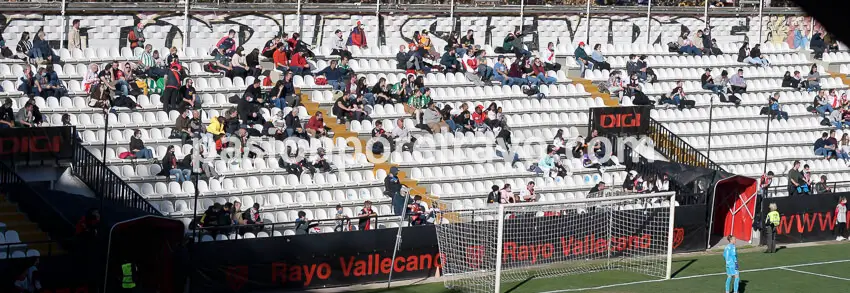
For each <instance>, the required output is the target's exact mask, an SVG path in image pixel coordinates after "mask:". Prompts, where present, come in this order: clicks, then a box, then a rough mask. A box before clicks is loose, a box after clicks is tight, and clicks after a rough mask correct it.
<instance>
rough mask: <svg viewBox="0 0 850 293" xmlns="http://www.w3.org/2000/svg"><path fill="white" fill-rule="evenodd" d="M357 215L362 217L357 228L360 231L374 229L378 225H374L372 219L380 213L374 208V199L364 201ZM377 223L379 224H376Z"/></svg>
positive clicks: (402, 207)
mask: <svg viewBox="0 0 850 293" xmlns="http://www.w3.org/2000/svg"><path fill="white" fill-rule="evenodd" d="M401 209H402V210H403V209H404V201H403V200H402V206H401ZM397 215H401V213H400V212H399V213H397ZM357 217H358V218H359V219H360V220H359V221H358V223H357V228H358V230H360V231H366V230H372V229H375V228H377V227H372V219H373V218H375V219H377V217H378V213H376V212H375V210H373V209H372V201H369V200H367V201H365V202H363V209H361V210H360V213H358V214H357ZM376 225H377V224H376Z"/></svg>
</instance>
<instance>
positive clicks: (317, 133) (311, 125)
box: [304, 111, 328, 138]
mask: <svg viewBox="0 0 850 293" xmlns="http://www.w3.org/2000/svg"><path fill="white" fill-rule="evenodd" d="M304 127H305V130H306V131H307V134H309V135H310V136H311V137H315V138H320V137H323V136H328V129H327V128H326V127H325V119H324V118H323V115H322V112H319V111H317V112H316V114H313V117H310V120H309V121H307V125H306V126H304Z"/></svg>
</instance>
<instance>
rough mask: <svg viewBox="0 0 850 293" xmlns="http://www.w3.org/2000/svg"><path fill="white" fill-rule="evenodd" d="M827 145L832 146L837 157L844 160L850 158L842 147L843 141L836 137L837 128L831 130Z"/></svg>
mask: <svg viewBox="0 0 850 293" xmlns="http://www.w3.org/2000/svg"><path fill="white" fill-rule="evenodd" d="M827 145H830V146H832V150H833V152H834V153H835V157H836V158H839V159H842V160H845V161H846V160H847V159H850V156H848V155H847V153H846V152H844V151H843V150H842V149H841V143H840V142H839V141H838V139H836V138H835V130H834V129H833V130H830V131H829V138H828V139H827Z"/></svg>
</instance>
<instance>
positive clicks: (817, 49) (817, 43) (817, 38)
mask: <svg viewBox="0 0 850 293" xmlns="http://www.w3.org/2000/svg"><path fill="white" fill-rule="evenodd" d="M826 47H827V46H826V42H824V40H823V38H822V37H821V33H820V32H817V33H815V34H814V35H812V40H811V41H810V42H809V48H810V49H812V51H813V52H814V54H813V56H812V58H815V59H818V60H820V59H823V53H824V52H826Z"/></svg>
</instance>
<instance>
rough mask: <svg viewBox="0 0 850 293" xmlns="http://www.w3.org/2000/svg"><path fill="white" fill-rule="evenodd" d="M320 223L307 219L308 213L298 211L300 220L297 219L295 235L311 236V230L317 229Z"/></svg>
mask: <svg viewBox="0 0 850 293" xmlns="http://www.w3.org/2000/svg"><path fill="white" fill-rule="evenodd" d="M318 226H319V223H315V222H313V221H312V220H308V219H307V213H305V212H304V211H298V219H295V235H307V234H310V229H313V228H316V227H318Z"/></svg>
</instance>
